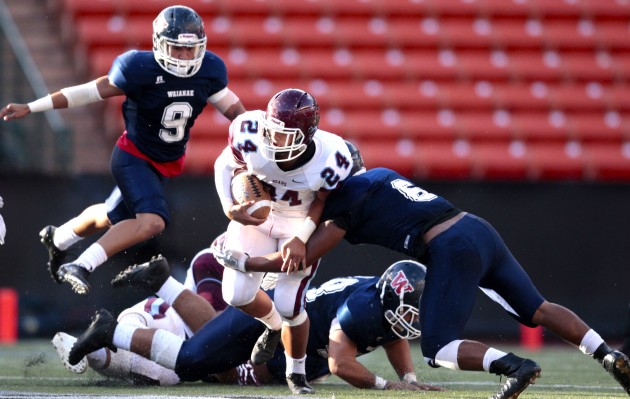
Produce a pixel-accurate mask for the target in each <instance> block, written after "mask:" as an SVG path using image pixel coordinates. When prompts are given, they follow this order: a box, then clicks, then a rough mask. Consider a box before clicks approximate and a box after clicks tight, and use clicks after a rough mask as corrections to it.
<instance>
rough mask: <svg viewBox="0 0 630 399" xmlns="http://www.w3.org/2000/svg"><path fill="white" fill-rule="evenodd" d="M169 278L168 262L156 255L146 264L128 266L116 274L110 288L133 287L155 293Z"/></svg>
mask: <svg viewBox="0 0 630 399" xmlns="http://www.w3.org/2000/svg"><path fill="white" fill-rule="evenodd" d="M170 276H171V269H170V268H169V267H168V262H167V261H166V259H165V258H163V257H162V255H158V256H154V257H152V258H151V260H150V261H148V262H145V263H142V264H139V265H132V266H129V267H128V268H126V269H125V270H123V271H122V272H120V273H118V275H117V276H116V277H114V279H113V280H112V287H116V288H119V287H135V288H144V289H146V290H148V291H151V292H157V291H158V290H159V289H160V288H161V287H162V285H163V284H164V282H165V281H166V280H168V278H169V277H170Z"/></svg>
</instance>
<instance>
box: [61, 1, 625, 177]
mask: <svg viewBox="0 0 630 399" xmlns="http://www.w3.org/2000/svg"><path fill="white" fill-rule="evenodd" d="M51 1H56V3H57V7H58V9H59V12H60V14H61V15H62V20H63V21H64V22H63V23H62V26H63V27H64V29H63V36H64V37H65V38H66V41H67V43H68V45H69V46H72V48H73V49H74V52H75V55H76V57H75V58H76V59H77V63H78V65H79V67H80V68H82V70H83V71H84V72H85V73H86V74H87V75H88V76H90V77H91V78H94V77H97V76H101V75H104V74H106V73H107V71H108V70H109V68H110V66H111V63H112V61H113V60H114V58H115V57H116V56H117V55H118V54H120V53H121V52H123V51H125V50H127V49H130V48H139V49H146V50H149V49H150V48H151V31H152V27H151V22H152V20H153V18H154V17H155V15H157V13H158V12H159V11H160V10H162V9H163V8H164V7H165V6H166V5H168V2H166V1H163V0H145V1H141V2H139V1H124V0H51ZM181 4H183V5H188V6H190V7H192V8H194V9H195V10H197V11H198V12H199V13H200V14H201V15H202V17H203V18H204V21H205V28H206V33H207V34H208V38H209V40H208V49H209V50H210V51H213V52H215V53H217V54H218V55H219V56H221V57H222V58H223V59H224V60H225V62H226V64H227V66H228V73H229V77H230V83H229V86H230V87H231V88H232V89H233V90H234V91H235V92H236V93H238V94H239V96H240V97H241V99H242V100H243V102H244V104H245V105H246V107H247V108H249V109H257V108H264V107H265V106H266V103H267V101H268V99H269V98H270V96H271V95H272V94H273V93H275V92H277V91H278V90H281V89H283V88H286V87H300V88H304V89H306V90H309V91H310V92H312V93H313V94H314V95H315V97H316V98H317V99H318V101H319V102H320V105H321V108H322V120H321V123H320V127H321V128H322V129H324V130H329V131H333V132H336V133H339V134H341V135H343V136H345V137H347V138H349V139H351V140H354V141H356V142H357V144H358V145H359V148H360V149H361V150H362V152H363V155H364V157H365V159H366V162H367V164H368V166H378V165H385V166H390V167H393V168H395V169H398V170H400V171H402V172H404V173H407V174H408V175H410V176H416V177H421V178H432V179H463V178H466V179H470V178H472V179H516V180H524V179H534V180H535V179H587V180H589V179H604V180H627V179H630V150H628V147H629V146H630V144H628V143H630V90H629V89H628V81H629V79H630V56H628V49H630V35H629V34H628V33H630V3H629V2H627V1H620V0H571V1H568V0H558V1H548V0H344V1H337V0H306V1H293V0H194V1H191V0H189V1H182V2H181ZM119 107H120V100H113V101H110V102H109V103H108V106H107V107H105V112H106V113H107V116H108V117H107V118H106V119H107V120H108V125H109V129H110V131H111V132H110V133H109V134H118V133H119V132H120V129H121V126H122V119H121V116H120V115H119V111H118V110H119ZM227 126H228V124H227V122H226V121H223V120H221V117H220V116H217V114H216V113H215V112H214V110H212V109H211V108H209V111H208V112H205V113H204V114H203V115H202V116H201V117H200V118H199V120H198V121H197V122H196V124H195V126H194V128H193V131H192V139H191V143H190V145H189V150H188V156H187V161H186V162H187V172H188V173H201V174H203V173H211V172H212V164H213V162H214V158H215V156H216V155H217V154H218V152H219V151H220V150H221V149H222V148H223V147H224V145H225V143H226V140H225V137H226V133H227ZM215 147H216V148H215ZM392 154H396V155H395V156H393V155H392Z"/></svg>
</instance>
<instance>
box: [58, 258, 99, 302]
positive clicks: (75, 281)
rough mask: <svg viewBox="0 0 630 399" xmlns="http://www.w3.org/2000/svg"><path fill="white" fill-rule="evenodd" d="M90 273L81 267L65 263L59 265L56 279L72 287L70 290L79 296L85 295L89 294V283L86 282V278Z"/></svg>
mask: <svg viewBox="0 0 630 399" xmlns="http://www.w3.org/2000/svg"><path fill="white" fill-rule="evenodd" d="M89 275H90V272H88V271H87V269H86V268H84V267H81V266H80V265H78V264H75V263H66V264H65V265H61V267H59V270H57V277H59V279H60V280H61V281H62V282H64V283H68V284H70V285H71V286H72V290H73V291H74V292H76V293H77V294H79V295H85V294H89V293H90V289H91V287H90V283H89V282H88V276H89Z"/></svg>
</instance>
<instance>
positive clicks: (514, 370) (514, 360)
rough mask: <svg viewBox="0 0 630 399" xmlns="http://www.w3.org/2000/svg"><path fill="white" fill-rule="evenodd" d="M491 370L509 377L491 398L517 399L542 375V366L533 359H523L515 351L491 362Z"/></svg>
mask: <svg viewBox="0 0 630 399" xmlns="http://www.w3.org/2000/svg"><path fill="white" fill-rule="evenodd" d="M490 372H491V373H494V374H499V375H504V376H506V377H507V380H506V381H505V384H503V387H501V390H500V391H499V392H497V393H496V394H494V395H493V396H491V397H490V399H516V398H518V395H520V394H521V392H523V391H524V390H525V388H527V387H528V386H529V385H530V384H534V383H535V381H536V378H538V377H540V366H539V365H538V364H536V362H534V361H533V360H529V359H523V358H520V357H518V356H516V355H515V354H513V353H508V354H507V355H505V356H503V357H502V358H499V359H497V360H495V361H493V362H492V363H490Z"/></svg>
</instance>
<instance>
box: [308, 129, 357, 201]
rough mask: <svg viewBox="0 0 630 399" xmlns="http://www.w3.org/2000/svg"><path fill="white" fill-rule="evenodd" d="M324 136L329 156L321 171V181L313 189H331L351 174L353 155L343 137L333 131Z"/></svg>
mask: <svg viewBox="0 0 630 399" xmlns="http://www.w3.org/2000/svg"><path fill="white" fill-rule="evenodd" d="M324 137H325V138H326V140H325V151H327V153H328V156H327V157H326V161H325V168H324V169H323V170H322V171H321V172H320V173H319V177H320V179H321V182H320V184H319V186H318V187H313V189H314V190H326V191H331V190H334V189H335V188H337V186H338V185H339V183H340V182H341V181H343V180H345V179H346V178H347V177H348V176H349V175H350V170H351V169H352V155H351V154H350V150H348V147H347V146H346V143H345V142H344V141H343V139H342V138H341V137H339V136H337V135H335V134H332V133H327V134H326V135H325V136H324Z"/></svg>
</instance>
